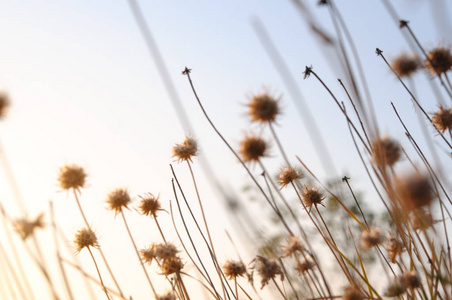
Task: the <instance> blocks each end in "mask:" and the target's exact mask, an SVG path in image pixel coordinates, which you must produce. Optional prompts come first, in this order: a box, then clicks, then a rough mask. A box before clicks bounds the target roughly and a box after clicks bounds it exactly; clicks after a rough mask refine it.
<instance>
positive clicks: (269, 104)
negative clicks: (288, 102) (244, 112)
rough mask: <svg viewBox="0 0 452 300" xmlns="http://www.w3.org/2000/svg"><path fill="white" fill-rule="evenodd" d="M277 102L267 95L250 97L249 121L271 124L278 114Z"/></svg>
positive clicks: (261, 94)
mask: <svg viewBox="0 0 452 300" xmlns="http://www.w3.org/2000/svg"><path fill="white" fill-rule="evenodd" d="M278 101H279V100H277V99H275V98H274V97H272V96H270V95H269V94H267V93H260V94H257V95H256V96H254V97H252V98H251V100H250V104H249V105H248V113H249V115H250V116H251V120H252V121H256V122H260V123H265V122H273V121H274V120H275V119H276V116H277V115H278V113H279V106H278Z"/></svg>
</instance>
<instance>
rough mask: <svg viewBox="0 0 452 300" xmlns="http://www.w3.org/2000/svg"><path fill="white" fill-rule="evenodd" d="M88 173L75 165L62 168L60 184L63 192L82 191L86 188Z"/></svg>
mask: <svg viewBox="0 0 452 300" xmlns="http://www.w3.org/2000/svg"><path fill="white" fill-rule="evenodd" d="M85 181H86V173H85V170H83V168H82V167H80V166H78V165H75V164H67V165H64V166H62V167H61V168H60V172H59V174H58V182H59V184H60V187H61V188H62V189H63V190H70V189H74V190H77V191H78V190H80V189H81V188H83V187H85Z"/></svg>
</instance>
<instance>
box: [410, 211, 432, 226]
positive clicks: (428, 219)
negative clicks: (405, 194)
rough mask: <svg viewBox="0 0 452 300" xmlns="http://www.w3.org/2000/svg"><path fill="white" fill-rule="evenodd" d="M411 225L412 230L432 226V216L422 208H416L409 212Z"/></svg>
mask: <svg viewBox="0 0 452 300" xmlns="http://www.w3.org/2000/svg"><path fill="white" fill-rule="evenodd" d="M410 223H411V227H413V229H414V230H426V229H428V228H430V227H432V226H433V223H434V221H433V217H432V215H431V214H430V213H429V212H426V211H425V210H423V209H416V210H415V211H412V212H411V214H410Z"/></svg>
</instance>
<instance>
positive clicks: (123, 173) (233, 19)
mask: <svg viewBox="0 0 452 300" xmlns="http://www.w3.org/2000/svg"><path fill="white" fill-rule="evenodd" d="M308 2H310V3H309V4H310V5H309V6H310V8H311V9H312V11H313V12H314V14H315V15H316V17H317V18H318V20H320V21H321V25H322V26H323V27H324V28H325V29H326V30H327V31H328V32H330V33H333V27H332V25H331V19H330V17H329V14H328V11H327V8H326V7H319V6H316V5H314V3H316V2H317V1H308ZM337 2H338V3H337V5H338V7H339V9H340V11H341V13H342V14H343V17H344V19H345V20H346V22H347V25H348V26H349V29H350V31H351V34H352V36H353V37H354V39H355V42H356V45H357V47H358V51H359V53H360V55H361V59H362V61H363V64H364V69H365V72H366V75H367V79H368V82H369V85H370V90H371V94H372V97H373V100H374V102H375V106H376V107H377V115H378V116H379V119H380V121H381V123H380V129H381V131H382V132H383V133H388V134H390V135H392V136H394V137H395V138H398V139H399V140H400V141H401V142H402V143H404V145H405V147H406V148H409V144H408V142H407V140H406V139H405V137H404V132H403V130H402V128H401V125H400V124H399V123H398V121H397V120H396V117H395V115H394V114H393V113H392V109H391V106H390V104H389V103H390V101H394V103H395V104H396V105H397V107H398V108H399V111H400V112H401V114H402V117H404V116H405V118H406V121H407V125H408V126H409V127H410V128H412V130H413V132H414V133H415V134H416V137H419V142H420V143H421V144H424V143H423V141H422V136H421V134H420V133H419V125H418V123H417V120H416V118H414V117H413V116H414V114H413V113H412V110H413V107H412V105H411V103H410V98H409V95H407V93H406V92H405V91H404V90H403V89H402V87H401V86H400V85H399V84H398V83H397V82H396V80H395V78H394V76H393V75H392V74H390V71H389V70H388V68H387V67H386V66H385V65H384V63H383V61H382V60H381V58H378V57H377V56H376V55H375V48H376V47H379V48H380V49H382V50H383V51H384V54H385V55H386V57H387V58H388V59H391V58H394V57H396V56H397V55H398V54H400V53H401V52H402V51H406V52H409V50H408V46H407V44H406V42H405V40H404V39H403V37H402V34H401V31H400V29H399V28H398V26H397V25H396V24H395V23H394V22H393V20H392V19H391V18H390V16H389V14H388V13H387V11H386V10H385V9H384V7H383V5H382V3H381V1H376V0H373V1H356V0H355V1H337ZM391 2H394V1H391ZM429 2H432V3H433V2H436V3H438V5H439V4H444V3H447V1H445V0H438V1H420V0H418V1H408V0H405V1H397V3H394V5H395V8H396V10H397V12H398V13H399V14H400V16H401V17H402V18H404V19H407V20H410V21H411V23H410V25H411V26H412V28H413V30H414V32H415V33H416V34H417V36H418V38H419V40H420V41H421V43H422V44H423V45H424V46H425V47H426V48H427V49H430V48H432V47H435V46H437V45H444V46H450V43H451V42H452V41H451V35H450V32H451V27H450V26H447V24H445V23H444V22H441V21H439V22H434V21H433V16H435V17H436V18H437V19H439V16H440V14H439V12H446V14H447V13H448V14H449V15H450V14H451V13H452V12H451V5H450V3H447V5H446V6H447V9H446V10H444V9H442V10H441V9H440V10H438V9H436V10H435V9H432V5H430V4H429ZM140 5H142V10H143V12H144V15H145V17H146V20H147V22H148V24H149V26H150V29H151V31H152V33H153V36H154V39H155V40H156V42H157V43H158V47H159V49H160V51H161V53H162V56H163V58H164V61H165V62H166V64H167V67H168V71H169V74H170V76H171V79H172V80H173V82H174V85H175V87H176V90H177V92H178V93H179V95H180V97H181V100H182V102H183V105H184V108H185V109H186V111H187V113H188V115H189V118H190V121H191V122H192V124H193V127H194V129H193V132H187V131H185V130H184V129H183V128H182V126H181V125H180V122H179V121H178V119H177V116H176V114H175V110H174V109H173V107H172V106H171V104H170V100H169V97H168V94H167V92H166V90H165V87H164V85H163V83H162V80H161V77H160V74H159V73H158V71H157V68H156V66H155V63H154V61H153V60H152V59H151V57H150V55H149V53H148V50H147V48H146V45H145V43H144V41H143V39H142V36H141V35H140V32H139V29H138V27H137V25H136V22H135V20H134V19H133V16H132V13H131V11H130V9H129V6H128V4H127V1H106V0H100V1H2V2H1V3H0V41H1V47H0V88H1V89H3V90H5V91H7V92H8V93H9V94H10V96H11V99H12V106H11V109H10V111H9V114H8V116H7V119H6V120H4V121H2V122H1V124H0V139H1V142H2V144H3V146H4V149H5V152H6V155H7V157H8V159H9V163H10V165H11V168H12V170H13V172H14V175H15V178H16V180H17V183H18V186H19V188H20V191H21V193H22V195H23V198H24V201H25V203H26V205H27V207H28V209H29V212H30V215H32V216H35V215H37V214H39V213H40V212H42V211H45V212H46V221H47V222H48V223H49V222H50V217H49V216H48V213H47V212H48V202H49V200H53V201H54V205H55V213H56V218H57V222H58V223H59V224H60V225H61V226H62V228H63V230H64V231H65V233H66V235H67V237H68V239H69V240H72V236H73V234H74V232H75V231H76V230H77V229H78V228H79V227H81V226H82V225H83V223H82V219H81V217H80V215H79V213H78V211H77V207H76V205H75V202H74V199H73V198H72V197H71V195H69V196H68V195H66V193H65V192H61V190H60V189H59V187H58V185H57V181H56V178H57V174H58V169H59V167H60V166H62V165H63V164H65V163H76V164H79V165H81V166H83V167H84V168H85V169H86V171H87V173H88V174H89V185H88V187H87V188H86V189H85V190H83V192H82V197H81V199H82V205H83V206H84V208H85V211H86V214H87V217H88V219H89V220H91V222H92V224H93V226H94V228H95V229H96V230H97V232H98V233H99V236H100V237H101V244H102V247H103V249H104V251H105V253H106V255H107V257H111V258H110V261H111V264H112V268H113V269H114V270H117V272H116V273H117V274H118V278H119V281H120V282H121V283H122V284H121V285H122V286H123V289H124V290H125V291H126V293H130V294H132V296H133V297H134V299H135V300H139V299H145V298H146V297H149V293H150V291H149V288H148V287H147V286H146V285H145V279H144V276H143V274H142V271H141V270H140V267H139V265H138V262H137V259H136V257H135V254H134V252H133V248H132V245H131V244H130V243H129V241H128V237H127V236H126V231H125V229H124V226H123V224H122V222H121V219H120V218H116V219H115V218H114V213H113V212H110V211H107V210H106V209H105V207H106V205H105V203H104V200H105V197H106V194H107V193H108V192H109V191H111V190H112V189H114V188H116V187H118V186H125V187H127V188H129V189H130V191H131V193H132V194H133V195H134V196H135V195H138V194H143V193H145V192H152V193H154V194H156V195H158V194H160V199H161V200H162V203H163V205H164V207H165V208H166V209H169V200H174V196H173V193H172V190H171V178H172V177H171V173H170V168H169V164H170V163H172V164H173V166H174V167H175V169H176V172H177V174H178V176H179V179H180V180H181V182H183V183H184V184H185V189H186V192H187V193H188V194H190V197H191V199H192V200H193V203H195V202H194V201H195V194H194V193H193V188H192V184H191V181H190V178H189V177H188V175H189V173H188V170H187V168H186V166H185V165H182V164H180V165H179V164H178V163H177V162H175V161H174V159H173V158H171V147H172V146H173V145H174V144H175V143H176V142H179V141H181V140H182V139H183V137H184V135H185V134H192V135H193V136H195V137H196V138H197V139H198V141H199V145H200V151H201V153H202V154H203V155H206V156H207V157H208V158H209V160H210V161H211V162H212V164H213V166H214V168H215V170H216V171H217V176H218V178H220V179H221V181H224V182H225V184H226V186H230V187H233V188H234V189H235V190H236V191H239V190H240V188H241V187H243V186H244V185H245V184H248V183H249V179H248V177H247V175H246V173H245V171H244V170H243V169H242V168H241V167H240V166H239V164H238V162H237V161H236V159H235V158H234V157H233V155H232V154H231V153H230V152H229V151H228V150H227V148H226V147H225V145H224V144H223V143H222V142H221V140H220V139H219V138H218V136H217V135H215V133H214V132H213V130H212V129H211V128H210V127H209V125H208V123H207V121H206V120H205V118H204V117H203V115H202V113H201V111H200V109H199V107H198V106H197V103H196V101H195V98H194V96H193V94H192V92H191V89H190V86H189V84H188V81H187V78H186V77H184V76H182V75H181V71H182V70H183V69H184V67H185V66H188V67H189V68H191V69H193V71H192V79H193V81H194V84H195V87H196V89H197V92H198V95H199V96H200V98H201V101H202V102H203V103H204V105H205V108H206V110H207V112H208V113H209V115H210V117H211V118H212V120H213V122H214V123H215V124H216V126H217V127H218V129H219V130H220V131H221V132H222V133H223V134H224V136H225V137H226V139H227V140H228V141H229V142H230V143H231V144H232V145H233V146H234V147H235V148H238V145H239V142H240V140H241V138H242V137H243V135H244V133H246V132H250V131H249V130H250V128H254V130H256V129H258V128H257V127H255V126H250V121H249V118H248V117H247V114H246V112H247V107H246V103H247V101H248V100H247V99H248V98H247V97H248V96H249V95H252V94H253V93H257V92H259V91H261V90H262V88H263V87H268V88H269V89H270V90H271V91H273V92H274V94H275V95H282V98H281V104H282V107H283V115H282V116H281V117H280V119H279V120H278V125H279V126H278V128H277V131H278V134H279V136H280V139H281V141H282V143H283V144H284V145H286V149H287V151H288V152H289V155H290V157H292V158H293V161H295V156H294V155H299V156H300V157H301V158H302V159H303V160H304V161H306V162H307V163H308V164H309V166H310V167H312V169H313V170H314V171H315V172H316V173H318V174H319V175H320V177H321V178H323V179H325V178H329V176H326V174H325V172H324V171H323V169H322V165H321V164H320V161H319V158H318V156H317V155H316V152H317V150H316V149H315V148H314V147H313V145H312V143H311V141H310V139H309V136H308V134H307V129H306V128H305V127H304V125H303V123H302V122H301V121H300V119H299V115H298V113H297V112H296V108H295V105H294V104H293V101H292V99H291V98H290V96H289V93H288V91H287V90H286V87H285V85H284V82H283V81H282V79H281V77H280V76H279V74H278V73H277V71H276V70H275V68H274V67H273V65H272V63H271V61H270V60H269V57H268V56H267V55H266V52H265V51H264V49H263V47H262V45H261V44H260V42H259V39H258V38H257V36H256V33H255V31H254V30H253V28H252V26H251V20H253V18H256V17H257V18H259V19H260V20H261V21H262V22H263V24H264V26H265V27H266V29H267V30H268V32H269V35H270V36H271V38H272V39H273V41H274V43H275V45H276V47H277V48H278V50H279V52H280V53H281V55H282V56H283V58H284V60H285V62H286V64H287V65H288V66H289V69H290V71H291V72H292V74H293V75H294V76H295V79H296V82H297V85H298V87H299V88H300V89H301V91H302V93H303V95H304V98H305V101H306V102H307V103H308V105H309V108H310V110H311V112H312V113H313V115H314V116H315V118H316V121H317V123H318V124H319V125H320V131H321V132H322V134H323V135H324V138H325V140H326V141H327V144H328V148H329V149H330V151H331V152H332V153H333V154H334V158H335V159H334V161H335V164H336V168H337V170H339V172H340V174H339V175H340V176H343V175H345V174H348V175H349V176H350V177H352V178H353V180H354V181H355V184H356V185H362V186H363V187H364V188H363V189H365V188H366V187H367V186H368V180H367V179H366V178H365V177H360V176H362V174H363V168H362V166H361V165H360V164H359V161H358V159H357V155H356V151H355V149H354V148H353V147H352V142H351V139H350V137H349V134H348V129H347V127H346V123H345V122H344V120H343V117H342V116H341V114H340V113H339V110H338V109H337V107H336V106H335V105H334V103H333V102H332V100H331V98H330V97H329V95H328V94H327V93H326V91H325V90H324V89H322V88H320V85H319V83H318V82H317V81H316V80H315V78H309V79H307V80H303V74H302V72H303V71H304V68H305V66H307V65H312V66H313V67H314V70H315V71H316V72H317V73H318V74H319V75H320V76H321V77H322V78H323V79H324V81H325V82H326V83H327V84H328V85H329V86H330V87H331V89H332V90H333V91H334V92H335V93H336V95H337V96H338V97H339V98H340V99H341V100H344V101H345V100H346V98H345V97H344V93H343V92H342V90H341V89H340V86H339V85H338V83H337V80H336V79H337V78H344V77H343V74H338V73H336V72H333V70H332V69H331V68H330V66H329V65H331V63H330V62H331V60H327V59H325V57H324V56H323V54H324V52H322V50H321V48H320V47H319V44H318V43H317V42H316V39H314V38H313V36H312V34H311V32H310V31H309V29H308V27H307V26H306V23H305V22H304V20H303V18H302V17H301V16H300V15H299V14H298V12H297V11H296V9H295V8H294V6H293V5H292V3H291V2H290V1H222V2H219V1H180V0H173V1H140ZM443 21H444V20H443ZM438 23H439V26H438ZM446 23H447V22H446ZM333 61H334V57H333ZM427 80H428V79H426V77H425V76H423V75H421V74H418V75H417V76H416V77H415V81H416V86H417V87H418V92H419V93H420V94H421V95H422V94H423V90H426V89H427V85H426V84H425V82H426V81H427ZM425 94H426V95H431V92H430V90H428V91H427V92H426V93H425ZM421 98H422V97H421ZM423 103H424V104H425V106H426V108H427V111H429V112H431V111H434V110H435V109H436V107H437V102H436V101H435V100H434V99H431V98H427V97H426V98H424V99H423ZM429 132H432V130H431V129H429ZM266 137H268V140H270V141H272V138H271V137H270V136H269V135H268V133H266ZM410 150H411V149H410ZM271 154H272V155H271V157H270V158H268V160H267V162H268V166H269V167H270V168H271V169H272V170H274V171H273V172H276V171H277V169H278V168H279V167H281V166H282V159H281V157H280V155H279V153H278V151H277V148H276V146H274V147H273V148H272V150H271ZM449 166H450V162H449ZM194 170H195V173H196V174H197V176H198V180H199V186H200V190H201V197H202V198H203V200H204V205H205V209H206V211H207V215H208V220H209V221H210V224H211V225H212V229H213V230H214V232H215V234H214V239H215V240H216V241H217V242H218V243H219V245H222V247H221V248H222V249H221V251H220V253H221V254H220V259H222V260H225V259H227V258H230V257H231V256H234V250H233V248H231V247H230V246H229V247H228V246H227V238H226V236H225V234H224V229H225V228H231V226H230V224H229V223H228V222H229V221H228V217H227V216H226V214H225V213H224V209H223V206H222V204H221V202H220V200H219V199H218V196H217V195H215V193H214V190H213V189H212V188H211V187H210V186H208V185H207V184H205V182H206V180H205V178H204V177H203V176H204V175H203V174H202V173H201V170H200V169H199V167H198V166H197V164H196V159H195V161H194ZM256 170H257V168H256ZM0 180H1V181H0V187H1V189H0V200H1V201H2V203H3V205H5V206H6V208H7V210H8V212H9V214H10V215H12V216H14V217H19V216H20V215H19V211H18V210H17V207H16V205H15V203H13V202H12V201H11V198H12V193H11V191H10V189H9V186H8V185H7V184H6V177H5V175H4V173H1V175H0ZM367 200H368V201H373V200H376V198H375V199H367ZM376 205H377V206H379V205H380V204H376ZM127 217H128V219H129V220H130V225H131V228H132V232H134V233H135V236H136V240H137V243H138V245H139V247H144V246H146V245H148V244H149V243H150V242H152V241H153V238H157V231H156V229H155V226H154V224H153V223H151V221H152V220H149V219H148V218H145V217H141V216H138V215H137V214H136V213H135V212H134V210H131V212H128V213H127ZM255 217H259V216H255ZM161 219H162V224H163V227H164V230H165V231H166V232H168V235H169V236H174V235H173V231H174V230H173V227H172V225H171V223H170V217H169V216H168V215H165V214H163V217H162V218H161ZM46 232H47V233H46ZM231 233H232V234H233V236H236V235H235V234H234V232H231ZM39 234H40V237H41V238H42V239H43V240H44V241H46V242H45V243H44V244H51V243H52V241H51V239H50V229H49V228H48V229H47V230H46V231H45V232H42V233H39ZM173 241H174V242H177V243H178V241H177V239H176V238H175V237H174V239H173ZM225 245H226V246H225ZM223 247H225V248H224V249H223ZM43 248H44V250H45V251H47V252H48V253H47V257H48V259H49V260H51V259H53V256H52V253H53V251H54V249H53V246H43ZM245 257H246V259H247V260H248V259H251V257H250V256H248V255H245ZM79 258H80V259H82V261H83V262H84V264H85V266H86V269H87V270H91V271H92V272H93V273H92V274H95V273H94V269H93V268H92V262H91V261H90V260H89V257H88V254H87V253H84V252H83V251H82V253H80V254H79ZM232 258H235V257H232ZM51 264H53V262H52V263H51ZM30 268H31V267H30ZM32 268H34V267H32ZM52 270H54V271H55V272H57V270H56V268H54V267H53V266H52ZM32 272H35V271H32ZM55 274H57V273H55ZM130 274H137V276H134V277H133V280H132V279H131V277H130V276H131V275H130ZM106 277H107V276H106ZM135 277H136V278H135ZM40 285H41V288H39V287H38V286H39V284H38V285H37V286H36V287H35V290H34V292H35V294H36V296H37V298H38V299H46V298H47V297H48V295H47V290H46V289H45V288H44V287H45V284H44V283H41V284H40ZM165 289H166V287H165V288H162V289H161V290H162V291H163V290H165ZM61 291H62V290H61ZM79 292H80V295H81V296H80V297H81V298H80V299H83V297H84V296H83V295H84V294H83V291H79ZM102 297H103V295H102V293H101V292H99V298H102Z"/></svg>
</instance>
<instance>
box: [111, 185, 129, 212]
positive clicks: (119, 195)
mask: <svg viewBox="0 0 452 300" xmlns="http://www.w3.org/2000/svg"><path fill="white" fill-rule="evenodd" d="M106 202H107V204H108V208H109V209H110V210H113V211H114V212H115V213H116V214H118V213H120V212H121V210H122V209H123V208H127V205H128V204H129V203H130V202H131V199H130V195H129V192H128V191H127V189H126V188H122V187H119V188H116V189H114V190H113V191H111V192H110V193H109V194H108V195H107V200H106Z"/></svg>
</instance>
